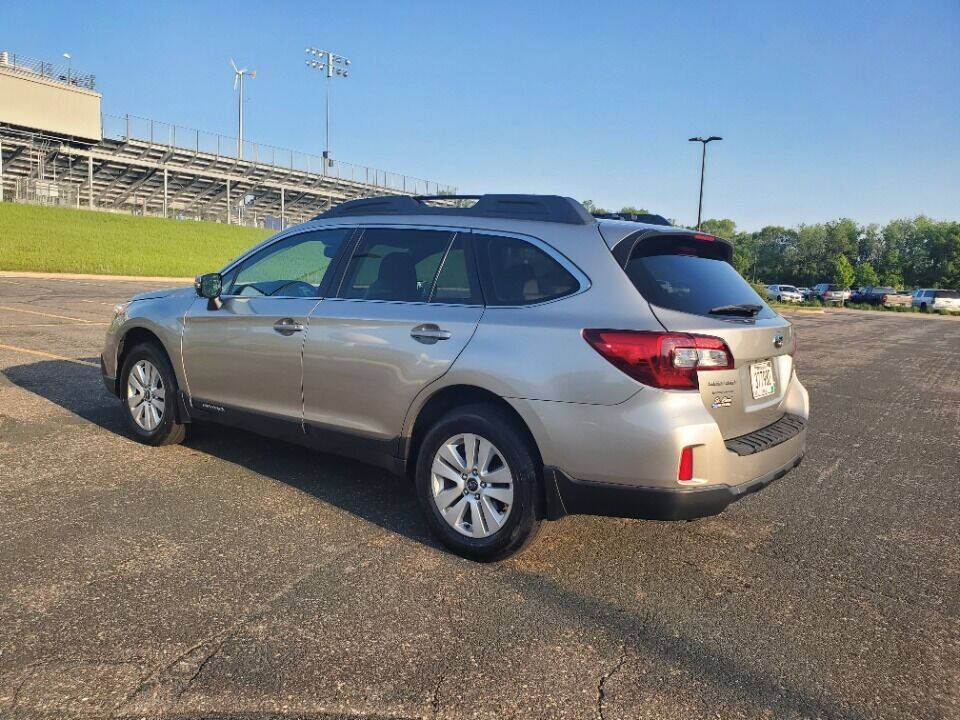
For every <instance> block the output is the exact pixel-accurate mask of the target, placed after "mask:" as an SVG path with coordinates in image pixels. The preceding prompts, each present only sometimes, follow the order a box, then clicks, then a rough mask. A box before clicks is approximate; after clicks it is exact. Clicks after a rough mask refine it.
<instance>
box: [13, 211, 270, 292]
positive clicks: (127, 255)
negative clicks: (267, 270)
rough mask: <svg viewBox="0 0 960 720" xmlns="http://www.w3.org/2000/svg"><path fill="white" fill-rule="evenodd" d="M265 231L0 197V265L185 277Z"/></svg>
mask: <svg viewBox="0 0 960 720" xmlns="http://www.w3.org/2000/svg"><path fill="white" fill-rule="evenodd" d="M271 234H272V231H270V230H261V229H258V228H247V227H238V226H236V225H221V224H219V223H211V222H195V221H191V220H165V219H162V218H151V217H136V216H134V215H121V214H115V213H107V212H97V211H93V210H74V209H72V208H61V207H42V206H37V205H18V204H14V203H9V202H2V203H0V270H30V271H36V272H72V273H96V274H102V275H163V276H169V277H192V276H195V275H198V274H200V273H203V272H210V271H213V270H218V269H219V268H220V267H222V266H223V265H224V264H225V263H226V262H227V261H228V260H230V259H231V258H233V257H236V256H237V255H239V254H240V253H241V252H243V251H244V250H246V249H247V248H249V247H251V246H252V245H255V244H256V243H258V242H259V241H261V240H263V239H264V238H266V237H268V236H269V235H271Z"/></svg>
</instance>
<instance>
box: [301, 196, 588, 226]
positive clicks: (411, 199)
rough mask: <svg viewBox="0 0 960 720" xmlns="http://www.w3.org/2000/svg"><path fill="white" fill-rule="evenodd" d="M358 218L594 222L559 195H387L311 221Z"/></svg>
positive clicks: (334, 209)
mask: <svg viewBox="0 0 960 720" xmlns="http://www.w3.org/2000/svg"><path fill="white" fill-rule="evenodd" d="M434 200H435V201H444V200H476V202H475V203H474V204H473V205H471V206H470V207H450V206H442V205H430V204H428V201H434ZM357 215H453V216H462V217H486V218H509V219H512V220H538V221H541V222H555V223H566V224H568V225H590V224H593V223H595V222H596V220H595V219H594V218H593V216H592V215H590V213H588V212H587V210H586V208H584V207H583V205H581V204H580V203H578V202H577V201H576V200H574V199H573V198H569V197H562V196H560V195H417V196H412V195H387V196H383V197H368V198H360V199H359V200H349V201H347V202H345V203H340V204H339V205H335V206H334V207H332V208H330V209H329V210H327V211H326V212H323V213H320V214H319V215H317V216H316V217H315V218H314V220H321V219H325V218H338V217H351V216H357Z"/></svg>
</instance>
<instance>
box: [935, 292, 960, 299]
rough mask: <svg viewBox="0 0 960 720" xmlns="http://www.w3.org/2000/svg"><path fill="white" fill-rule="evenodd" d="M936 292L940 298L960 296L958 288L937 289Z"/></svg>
mask: <svg viewBox="0 0 960 720" xmlns="http://www.w3.org/2000/svg"><path fill="white" fill-rule="evenodd" d="M935 294H936V296H937V297H938V298H960V292H957V291H956V290H937V292H936V293H935Z"/></svg>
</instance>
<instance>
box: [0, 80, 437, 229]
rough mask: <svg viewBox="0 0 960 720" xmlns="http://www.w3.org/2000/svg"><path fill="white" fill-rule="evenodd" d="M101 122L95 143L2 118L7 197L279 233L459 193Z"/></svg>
mask: <svg viewBox="0 0 960 720" xmlns="http://www.w3.org/2000/svg"><path fill="white" fill-rule="evenodd" d="M91 77H92V76H91ZM60 80H61V81H62V78H60ZM54 81H55V82H56V81H57V78H54ZM101 126H102V139H100V140H99V141H91V140H84V139H81V138H76V137H70V136H63V135H58V134H55V133H50V132H49V131H45V130H43V129H40V128H31V127H22V126H15V125H11V124H9V123H3V122H0V188H2V190H3V196H2V199H3V200H7V201H10V200H14V201H20V202H35V203H48V204H57V205H72V206H75V207H81V208H91V209H97V210H106V211H115V212H132V213H136V214H143V215H156V216H164V217H176V218H182V219H203V220H214V221H219V222H230V223H239V224H243V225H260V226H269V227H274V228H279V227H282V226H286V225H290V224H293V223H297V222H302V221H303V220H305V219H307V218H309V217H312V216H314V215H316V214H317V213H320V212H322V211H323V210H325V209H326V208H328V207H330V205H332V204H336V203H339V202H342V201H344V200H350V199H354V198H359V197H367V196H371V195H383V194H398V195H399V194H429V195H440V194H454V193H455V192H456V188H454V187H452V186H446V185H440V184H438V183H435V182H432V181H427V180H422V179H419V178H414V177H410V176H407V175H402V174H397V173H389V172H385V171H382V170H377V169H374V168H369V167H364V166H357V165H352V164H350V163H344V162H340V161H331V162H325V161H324V159H323V158H321V157H319V156H316V155H310V154H307V153H300V152H295V151H290V150H285V149H281V148H275V147H271V146H265V145H259V144H256V143H251V142H246V141H245V142H244V143H243V147H242V148H240V147H239V145H238V143H237V140H236V139H235V138H231V137H227V136H222V135H217V134H214V133H204V132H200V131H196V130H190V129H187V128H183V127H180V126H174V125H170V124H167V123H159V122H154V121H151V120H147V119H144V118H137V117H133V116H114V115H107V114H102V115H101Z"/></svg>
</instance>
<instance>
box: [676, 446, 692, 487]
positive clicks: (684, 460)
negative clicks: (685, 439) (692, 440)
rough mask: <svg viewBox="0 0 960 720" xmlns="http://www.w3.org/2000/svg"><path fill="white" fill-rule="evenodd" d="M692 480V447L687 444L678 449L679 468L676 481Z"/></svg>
mask: <svg viewBox="0 0 960 720" xmlns="http://www.w3.org/2000/svg"><path fill="white" fill-rule="evenodd" d="M691 480H693V447H691V446H688V447H685V448H684V449H683V450H681V451H680V468H679V469H678V470H677V481H678V482H690V481H691Z"/></svg>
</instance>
